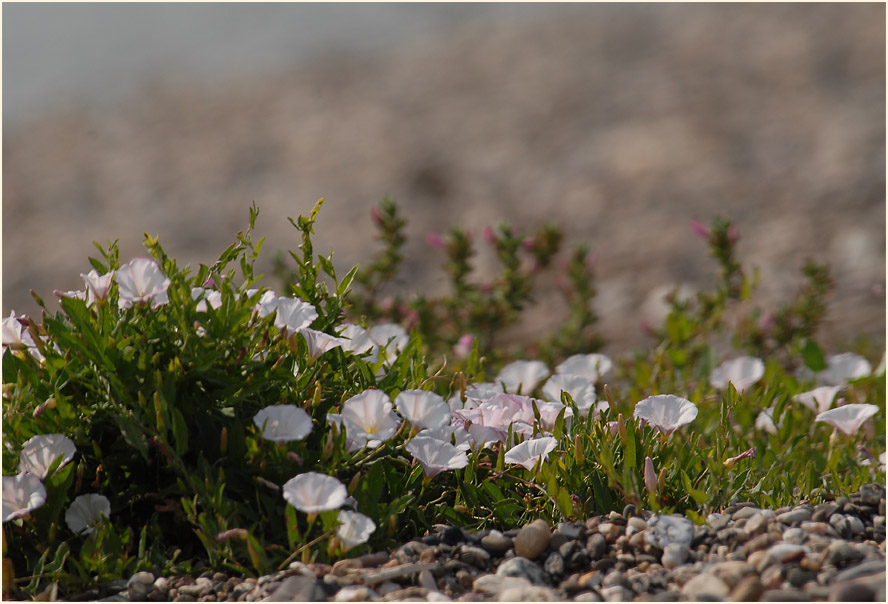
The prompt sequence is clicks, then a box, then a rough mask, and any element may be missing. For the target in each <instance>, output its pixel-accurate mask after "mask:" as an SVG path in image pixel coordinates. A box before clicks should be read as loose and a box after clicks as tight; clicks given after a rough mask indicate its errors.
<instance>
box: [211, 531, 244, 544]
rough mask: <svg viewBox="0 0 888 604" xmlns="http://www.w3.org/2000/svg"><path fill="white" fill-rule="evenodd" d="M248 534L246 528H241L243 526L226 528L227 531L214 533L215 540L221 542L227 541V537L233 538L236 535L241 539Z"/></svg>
mask: <svg viewBox="0 0 888 604" xmlns="http://www.w3.org/2000/svg"><path fill="white" fill-rule="evenodd" d="M248 534H249V533H248V532H247V529H243V528H233V529H228V530H227V531H222V532H221V533H219V534H218V535H216V541H217V542H218V543H222V542H224V541H228V540H229V539H234V538H235V537H237V538H238V539H243V538H245V537H246V536H247V535H248Z"/></svg>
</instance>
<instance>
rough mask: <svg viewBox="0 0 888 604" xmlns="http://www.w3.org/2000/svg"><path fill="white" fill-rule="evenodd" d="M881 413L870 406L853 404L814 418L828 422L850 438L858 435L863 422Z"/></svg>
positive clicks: (875, 407) (873, 406) (877, 408)
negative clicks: (855, 434)
mask: <svg viewBox="0 0 888 604" xmlns="http://www.w3.org/2000/svg"><path fill="white" fill-rule="evenodd" d="M878 412H879V407H878V406H876V405H869V404H852V405H844V406H843V407H836V408H835V409H830V410H829V411H824V412H823V413H820V414H818V415H817V417H815V418H814V421H816V422H826V423H827V424H829V425H831V426H833V427H834V428H836V429H838V430H839V431H841V432H844V433H845V434H847V435H848V436H851V435H853V434H854V433H856V432H857V431H858V430H859V429H860V426H862V425H863V422H865V421H866V420H868V419H869V418H871V417H872V416H874V415H875V414H876V413H878Z"/></svg>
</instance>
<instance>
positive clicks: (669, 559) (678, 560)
mask: <svg viewBox="0 0 888 604" xmlns="http://www.w3.org/2000/svg"><path fill="white" fill-rule="evenodd" d="M688 552H689V550H688V546H687V545H685V544H684V543H670V544H668V545H667V546H666V547H665V548H663V556H662V558H661V559H660V562H661V563H662V564H663V566H664V567H666V568H669V569H672V568H675V567H676V566H681V565H682V564H684V563H685V560H687V559H688Z"/></svg>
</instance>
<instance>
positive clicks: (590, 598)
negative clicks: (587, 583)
mask: <svg viewBox="0 0 888 604" xmlns="http://www.w3.org/2000/svg"><path fill="white" fill-rule="evenodd" d="M574 602H604V600H602V599H601V596H599V595H598V594H597V593H595V592H594V591H584V592H583V593H581V594H577V595H576V596H575V597H574Z"/></svg>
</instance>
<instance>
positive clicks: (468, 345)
mask: <svg viewBox="0 0 888 604" xmlns="http://www.w3.org/2000/svg"><path fill="white" fill-rule="evenodd" d="M474 342H475V336H473V335H472V334H470V333H467V334H465V335H463V336H461V337H460V339H459V340H458V341H457V342H456V344H454V345H453V354H454V355H456V358H458V359H467V358H469V355H470V354H472V344H473V343H474Z"/></svg>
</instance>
